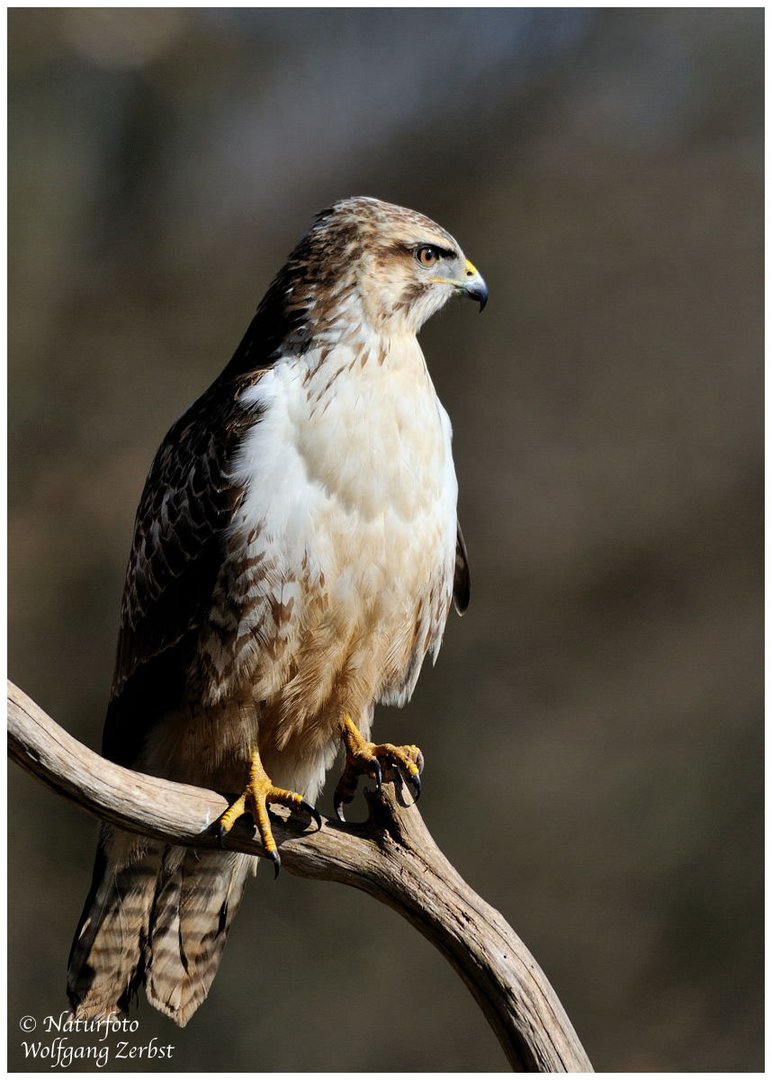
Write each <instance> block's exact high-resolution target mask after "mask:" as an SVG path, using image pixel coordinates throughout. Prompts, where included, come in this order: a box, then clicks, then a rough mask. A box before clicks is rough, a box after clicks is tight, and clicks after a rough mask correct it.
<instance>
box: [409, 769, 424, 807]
mask: <svg viewBox="0 0 772 1080" xmlns="http://www.w3.org/2000/svg"><path fill="white" fill-rule="evenodd" d="M407 786H408V787H409V788H410V790H411V791H412V792H413V798H414V799H415V801H416V802H418V800H419V799H420V798H421V774H420V773H415V775H413V776H408V778H407Z"/></svg>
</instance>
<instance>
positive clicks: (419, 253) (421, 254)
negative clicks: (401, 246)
mask: <svg viewBox="0 0 772 1080" xmlns="http://www.w3.org/2000/svg"><path fill="white" fill-rule="evenodd" d="M415 257H416V258H417V259H418V261H419V262H420V264H421V266H436V265H437V263H438V262H439V261H440V253H439V251H438V250H437V248H436V247H431V245H429V244H424V245H423V246H422V247H420V248H417V249H416V253H415Z"/></svg>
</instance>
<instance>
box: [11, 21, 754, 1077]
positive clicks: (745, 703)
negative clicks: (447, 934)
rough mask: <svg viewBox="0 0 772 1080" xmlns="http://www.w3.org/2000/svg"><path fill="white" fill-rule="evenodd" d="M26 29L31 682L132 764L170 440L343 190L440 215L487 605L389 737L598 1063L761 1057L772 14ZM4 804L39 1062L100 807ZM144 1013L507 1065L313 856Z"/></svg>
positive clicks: (19, 528) (353, 1063) (196, 1034)
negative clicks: (482, 287) (128, 605)
mask: <svg viewBox="0 0 772 1080" xmlns="http://www.w3.org/2000/svg"><path fill="white" fill-rule="evenodd" d="M8 20H9V50H8V52H9V65H10V101H9V116H10V152H9V170H10V220H9V237H10V261H9V267H10V271H9V279H10V308H9V310H10V365H9V367H10V433H9V438H10V485H9V491H10V515H9V525H10V588H9V608H10V633H9V674H10V676H11V678H13V679H14V680H15V681H16V682H18V683H19V685H20V686H21V687H22V688H23V689H24V690H26V691H27V692H28V693H29V694H31V695H32V696H33V697H34V698H35V699H36V700H37V701H38V702H39V703H40V704H41V705H42V706H43V707H44V708H45V709H47V710H48V711H49V712H50V713H51V715H52V716H54V717H55V718H56V719H57V720H58V721H59V722H60V723H61V724H62V725H63V726H65V727H66V728H67V729H68V730H70V731H71V732H73V733H74V734H75V735H77V736H78V737H79V738H81V739H82V740H84V741H85V742H86V743H88V744H89V745H90V746H92V747H98V746H99V742H100V737H101V725H102V719H103V714H104V709H105V704H106V699H107V693H108V688H109V684H110V678H111V669H112V663H113V652H114V647H115V639H116V633H117V626H118V612H119V603H120V594H121V589H122V584H123V573H124V567H125V561H126V558H127V555H128V549H129V543H130V536H131V529H132V521H133V515H134V511H135V508H136V504H137V500H138V498H139V494H140V491H141V488H142V484H143V481H144V478H145V474H146V472H147V469H148V466H149V463H150V461H151V458H152V456H153V453H154V451H155V449H156V447H157V445H158V443H159V442H160V440H161V438H162V436H163V435H164V433H165V431H166V429H167V428H168V426H169V425H170V424H171V422H172V421H173V420H174V419H175V418H176V417H177V416H178V415H179V414H180V413H181V412H182V411H183V409H184V408H185V407H186V406H187V405H188V404H189V403H190V402H191V401H192V400H193V399H194V398H195V397H196V396H197V395H198V394H199V393H200V392H201V391H203V390H204V389H205V387H206V386H207V385H208V384H209V382H210V381H211V380H212V379H213V378H214V376H215V375H216V374H217V373H218V371H219V370H220V369H221V367H223V366H224V364H225V363H226V362H227V360H228V359H229V357H230V355H231V353H232V351H233V349H234V348H235V346H236V345H237V343H238V342H239V339H240V337H241V334H242V332H243V330H244V328H245V327H246V325H247V323H248V321H249V319H250V318H251V315H252V312H253V310H254V308H255V307H256V305H257V302H258V301H259V299H260V297H261V295H262V293H263V291H264V290H265V288H266V286H267V284H268V282H269V280H270V279H271V277H272V276H273V274H274V273H275V271H276V270H277V269H278V268H279V266H280V265H281V264H282V262H283V260H284V257H285V255H286V254H287V252H288V251H289V250H290V248H291V247H292V246H293V244H294V242H295V240H296V239H297V237H298V236H299V234H300V233H301V232H302V231H304V229H305V228H306V226H307V225H308V223H309V221H310V219H311V216H312V215H313V213H314V212H315V211H317V210H318V209H320V208H321V207H323V206H325V205H327V204H329V203H330V202H331V201H333V200H334V199H336V198H338V197H341V196H345V195H350V194H369V195H376V196H379V197H381V198H385V199H388V200H390V201H393V202H397V203H401V204H404V205H407V206H410V207H413V208H415V209H417V210H421V211H423V212H425V213H427V214H429V215H430V216H431V217H433V218H435V219H436V220H437V221H439V222H440V223H441V224H442V225H443V226H445V227H446V228H447V229H449V230H450V231H451V232H452V233H454V234H455V235H456V237H457V238H458V239H459V241H460V242H461V244H462V245H463V246H464V248H465V250H466V252H467V253H468V254H469V255H470V257H471V258H472V259H473V260H474V261H475V262H476V263H477V264H478V265H479V267H480V269H481V270H482V272H483V274H484V275H485V277H486V279H487V281H488V283H489V286H490V294H491V300H490V303H489V306H488V309H487V310H486V312H485V316H484V318H482V319H479V318H477V315H476V311H475V309H474V308H473V307H472V306H469V305H457V306H452V307H451V309H449V310H447V311H446V312H444V313H443V314H442V315H441V316H440V317H438V318H436V319H435V320H433V321H432V322H431V323H430V324H429V325H428V326H427V327H426V329H425V331H424V333H423V338H422V341H423V345H424V350H425V352H426V354H427V357H428V360H429V365H430V368H431V370H432V373H433V377H434V379H435V382H436V385H437V387H438V391H439V393H440V395H441V397H442V399H443V401H444V403H445V405H446V406H447V408H448V411H449V412H450V415H451V417H452V419H453V423H454V428H455V454H456V461H457V468H458V473H459V480H460V485H461V495H460V513H461V520H462V522H463V526H464V530H465V533H466V538H467V542H468V546H469V552H470V559H471V565H472V573H473V593H472V605H471V608H470V610H469V612H468V614H467V616H466V617H465V618H464V620H463V622H460V621H459V620H458V619H457V618H455V617H452V618H451V621H450V623H449V626H448V630H447V634H446V641H445V646H444V649H443V651H442V653H441V655H440V658H439V662H438V664H437V667H436V668H435V669H434V670H432V669H431V668H430V667H427V668H426V669H425V671H424V675H423V677H422V679H421V681H420V683H419V687H418V690H417V692H416V694H415V697H414V699H413V702H412V704H411V705H410V706H409V707H408V709H406V710H405V711H403V712H402V713H397V712H394V711H388V710H382V711H381V713H380V716H379V718H378V719H377V722H376V733H377V734H378V735H379V736H381V737H382V738H389V739H392V740H395V741H413V740H415V741H416V742H419V743H420V744H421V746H422V747H423V749H424V751H425V754H426V759H427V763H428V764H427V769H426V774H425V781H426V783H425V794H424V796H423V801H422V811H423V814H424V816H425V818H426V821H427V823H428V825H429V827H430V828H431V830H432V832H433V833H434V835H435V837H436V839H437V841H438V843H439V844H440V846H441V847H442V848H443V849H444V851H445V852H446V854H447V855H448V857H449V858H450V860H451V861H452V862H453V863H454V864H455V865H456V867H457V868H458V870H459V871H460V872H461V874H462V875H463V876H464V877H465V878H466V879H467V880H468V881H469V882H470V884H471V885H472V886H473V887H474V888H475V889H476V890H478V891H479V892H480V893H481V894H482V895H483V896H484V897H485V898H486V899H487V900H488V901H490V902H491V903H492V904H493V905H494V906H496V907H497V908H499V909H500V910H501V911H502V913H503V914H504V916H505V917H506V918H507V919H508V920H509V921H510V922H511V923H512V925H513V926H514V927H515V929H516V930H517V931H518V933H519V934H520V935H521V936H522V937H523V939H524V940H525V942H526V943H527V944H528V946H529V947H530V948H531V950H532V951H533V953H534V955H535V956H536V958H537V960H538V961H539V963H540V964H541V965H542V966H543V968H544V970H545V972H546V974H547V976H548V977H549V978H550V980H551V981H552V983H553V985H554V986H555V988H556V990H557V992H558V995H559V996H560V998H561V999H562V1001H563V1004H564V1005H565V1008H566V1010H567V1012H568V1014H569V1016H570V1017H571V1018H572V1020H573V1022H574V1024H575V1026H576V1028H577V1031H578V1033H579V1035H580V1037H581V1038H582V1040H583V1041H584V1044H585V1046H586V1048H587V1051H588V1053H589V1055H590V1057H591V1059H592V1061H593V1062H594V1064H595V1066H596V1068H598V1069H603V1070H646V1071H652V1070H709V1071H724V1070H729V1071H733V1070H759V1069H761V1068H762V1067H763V1058H762V1041H761V1039H762V955H761V954H762V711H761V706H762V680H761V675H762V667H761V665H762V622H761V618H762V594H761V589H762V572H761V552H762V529H761V507H762V494H761V493H762V457H761V441H762V404H761V402H762V393H761V391H762V310H763V309H762V164H763V157H762V152H763V141H762V122H763V96H762V85H763V81H762V80H763V15H762V12H761V10H731V9H725V10H720V9H718V10H698V9H685V10H666V9H659V10H657V9H651V10H639V11H635V10H621V11H614V10H580V9H570V10H548V9H542V10H528V9H512V10H505V9H498V10H465V9H448V10H441V9H434V10H407V9H403V10H357V9H349V10H346V9H334V10H318V9H317V10H287V9H284V10H259V9H240V10H225V9H218V10H204V9H196V10H193V9H191V10H185V9H157V10H152V9H151V10H139V9H137V10H131V9H128V10H119V9H116V10H108V9H104V10H100V9H93V8H92V9H87V10H80V9H62V10H20V9H16V10H11V11H10V12H9V16H8ZM10 796H11V803H10V806H11V810H10V814H9V822H10V868H11V872H10V904H9V908H10V912H9V914H10V924H9V926H10V931H9V960H10V984H9V985H10V995H9V1001H10V1008H9V1018H10V1037H9V1047H10V1050H9V1055H10V1060H9V1065H10V1067H11V1068H12V1069H17V1070H18V1069H21V1070H23V1069H30V1068H33V1067H39V1066H40V1063H39V1062H38V1063H34V1062H31V1061H29V1060H25V1058H24V1052H23V1048H22V1045H21V1039H22V1036H21V1033H20V1031H19V1030H18V1021H19V1017H20V1016H22V1015H24V1014H30V1015H33V1016H36V1017H38V1018H41V1017H43V1016H45V1015H46V1014H54V1015H58V1014H59V1013H60V1011H61V1010H62V1009H63V1008H64V1007H65V997H64V972H65V966H66V960H67V953H68V950H69V946H70V940H71V935H72V933H73V930H74V927H75V923H76V920H77V918H78V916H79V914H80V910H81V906H82V903H83V899H84V897H85V894H86V891H87V887H88V882H89V880H90V873H91V865H92V857H93V848H94V839H95V834H96V826H95V823H94V822H93V821H92V819H90V818H89V817H87V816H86V815H84V814H83V813H82V812H81V811H79V810H76V809H74V808H72V807H71V806H69V805H68V804H66V803H65V802H64V801H63V800H62V799H59V798H57V797H56V796H54V795H52V794H50V793H48V792H47V791H46V790H44V789H43V788H42V787H41V786H40V785H38V784H37V783H36V782H35V781H33V780H32V779H30V778H28V777H27V776H26V775H22V774H21V773H20V772H19V771H18V770H17V769H15V768H12V769H11V776H10ZM320 805H321V808H322V809H323V810H325V811H326V812H329V811H330V795H329V790H328V791H327V793H325V795H324V796H323V797H322V800H321V803H320ZM360 810H361V811H362V813H364V810H363V807H362V805H361V804H360ZM136 1015H137V1016H138V1018H139V1019H140V1021H141V1029H140V1033H141V1037H142V1040H145V1041H146V1040H149V1039H150V1038H152V1037H153V1036H158V1038H159V1039H160V1041H161V1042H162V1043H169V1042H170V1043H172V1044H173V1045H175V1046H176V1053H175V1056H174V1059H173V1068H174V1069H176V1070H189V1069H202V1070H204V1071H206V1070H217V1071H237V1070H256V1071H258V1072H268V1071H271V1070H279V1071H284V1070H294V1069H298V1070H312V1071H322V1070H325V1071H327V1070H354V1071H359V1070H367V1071H369V1070H380V1069H386V1070H388V1071H392V1070H393V1071H402V1070H411V1071H413V1070H416V1071H418V1070H436V1071H445V1070H503V1069H506V1061H505V1059H504V1056H503V1054H502V1052H501V1051H500V1049H499V1047H498V1044H497V1042H496V1040H495V1037H494V1036H493V1034H492V1032H491V1031H490V1030H489V1029H488V1027H487V1025H486V1023H485V1021H484V1020H483V1018H482V1016H481V1014H480V1013H479V1011H478V1009H477V1007H476V1005H475V1004H474V1002H473V1000H472V998H471V996H470V995H469V994H468V992H467V990H466V989H465V987H464V986H463V985H462V983H461V981H460V980H459V979H458V977H457V976H456V975H455V973H454V972H453V971H452V970H451V968H450V967H449V966H448V965H447V964H446V962H445V961H444V959H443V958H442V957H441V956H440V955H439V954H438V953H436V952H435V951H434V950H433V949H432V947H430V946H429V945H428V944H427V943H426V942H425V941H424V940H423V938H421V937H420V936H419V935H418V934H417V933H416V932H415V931H414V930H413V929H412V928H411V927H410V926H408V925H407V924H406V923H404V922H402V921H401V920H400V919H399V918H398V917H397V916H396V915H395V914H394V913H392V912H391V911H390V910H387V909H385V908H381V907H380V906H378V905H376V903H375V902H374V901H372V900H370V899H368V898H367V897H365V896H363V895H359V894H357V893H355V892H354V891H353V890H347V889H345V888H344V887H342V886H335V885H325V884H319V883H315V882H310V881H302V880H298V879H293V878H292V877H291V876H290V875H289V874H284V875H282V877H281V878H280V880H279V882H278V883H277V884H274V883H273V881H272V880H271V875H270V874H264V873H262V874H261V875H260V876H259V879H258V881H257V882H255V883H254V884H253V885H252V887H251V888H249V889H248V890H247V896H246V898H245V901H244V905H243V907H242V909H241V911H240V914H239V917H238V918H237V919H236V921H235V923H234V928H233V933H232V936H231V940H230V942H229V946H228V948H227V949H226V952H225V957H224V961H223V964H222V967H221V969H220V972H219V974H218V976H217V979H216V981H215V983H214V988H213V992H212V994H211V995H210V998H209V1000H208V1001H207V1002H206V1004H205V1005H204V1006H203V1007H202V1008H201V1010H200V1012H199V1013H198V1014H197V1015H196V1016H195V1018H194V1019H193V1021H192V1023H191V1024H190V1026H189V1028H187V1029H186V1030H185V1031H179V1030H178V1029H176V1028H175V1027H174V1026H173V1025H172V1024H171V1023H170V1022H169V1021H166V1020H164V1019H163V1018H162V1017H161V1016H159V1015H158V1014H156V1013H154V1012H153V1011H152V1010H150V1009H149V1008H148V1007H147V1005H146V1004H144V1003H143V1004H142V1005H141V1006H140V1008H139V1011H138V1013H137V1014H136ZM137 1038H139V1037H137ZM92 1043H93V1040H92ZM84 1065H85V1067H88V1066H89V1063H88V1062H86V1063H84ZM91 1065H92V1066H93V1063H91ZM122 1065H123V1066H125V1067H131V1065H132V1063H130V1062H126V1063H121V1062H114V1063H112V1064H111V1067H112V1068H114V1069H116V1070H119V1069H120V1068H121V1067H122ZM134 1067H135V1068H143V1069H146V1068H154V1067H155V1068H161V1069H164V1068H165V1069H166V1071H169V1069H170V1066H169V1065H168V1064H166V1063H161V1064H160V1065H159V1064H158V1063H154V1062H149V1063H148V1062H145V1061H143V1062H135V1063H134Z"/></svg>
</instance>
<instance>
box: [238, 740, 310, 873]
mask: <svg viewBox="0 0 772 1080" xmlns="http://www.w3.org/2000/svg"><path fill="white" fill-rule="evenodd" d="M269 803H279V804H280V805H281V806H288V807H289V808H290V809H291V810H303V811H305V813H306V814H310V815H311V817H312V818H313V819H314V821H315V822H316V825H317V827H318V828H320V829H321V827H322V819H321V816H320V815H319V811H318V810H316V809H315V808H314V807H313V806H311V804H310V803H307V802H306V800H305V799H304V798H303V796H302V795H298V793H297V792H296V791H286V790H285V789H284V788H278V787H274V784H273V782H272V780H271V778H270V777H269V776H268V773H267V772H266V771H265V769H264V768H263V763H262V761H261V760H260V754H259V753H258V752H257V750H253V751H252V753H251V754H250V757H249V779H248V780H247V786H246V788H245V789H244V794H243V795H240V796H239V798H238V799H236V801H235V802H234V803H232V804H231V805H230V806H229V807H228V809H227V810H226V811H225V813H224V814H223V815H222V817H221V818H220V820H219V821H218V822H217V832H218V834H219V836H220V838H222V837H223V836H226V835H227V834H228V833H229V832H230V831H231V829H232V828H233V826H234V824H235V823H236V821H238V819H239V818H240V817H241V816H242V815H243V814H251V815H252V817H253V819H254V822H255V825H256V826H257V831H258V832H259V833H260V839H261V840H262V842H263V847H264V848H265V855H266V858H268V859H270V860H271V861H272V862H273V865H274V877H278V876H279V870H280V869H281V858H280V856H279V852H278V849H277V847H276V841H275V840H274V838H273V832H272V830H271V822H270V818H269V817H268V804H269Z"/></svg>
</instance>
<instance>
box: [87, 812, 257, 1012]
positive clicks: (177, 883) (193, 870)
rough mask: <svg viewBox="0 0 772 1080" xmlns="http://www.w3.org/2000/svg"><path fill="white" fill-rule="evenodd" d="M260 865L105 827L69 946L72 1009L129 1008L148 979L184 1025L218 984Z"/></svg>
mask: <svg viewBox="0 0 772 1080" xmlns="http://www.w3.org/2000/svg"><path fill="white" fill-rule="evenodd" d="M255 863H256V860H255V859H254V858H252V856H249V855H240V854H237V853H233V852H224V851H223V852H220V851H215V852H211V851H200V852H197V851H194V850H192V849H190V848H188V849H186V848H178V847H169V846H168V845H166V844H163V843H160V842H158V841H155V840H149V839H146V838H139V837H134V836H131V835H130V834H128V833H120V832H117V831H110V832H108V831H107V830H105V831H104V832H103V834H102V836H101V837H100V842H99V847H98V849H97V855H96V860H95V863H94V876H93V880H92V883H91V890H90V892H89V894H88V896H87V898H86V903H85V905H84V908H83V914H82V915H81V918H80V923H79V924H78V929H77V930H76V932H75V939H74V941H73V943H72V949H71V951H70V960H69V967H68V971H67V994H68V997H69V999H70V1003H71V1005H72V1010H73V1015H74V1016H76V1017H78V1018H80V1019H92V1018H95V1017H103V1016H110V1015H113V1014H115V1013H120V1012H125V1011H126V1010H127V1009H128V1007H129V1005H130V1003H131V1000H132V998H133V997H135V996H136V994H137V993H138V991H139V988H140V987H141V986H143V985H144V987H145V992H146V993H147V997H148V1000H149V1001H150V1003H151V1005H154V1006H155V1007H156V1008H157V1009H159V1010H160V1011H161V1012H162V1013H165V1014H166V1015H167V1016H169V1017H170V1018H171V1019H172V1020H174V1021H175V1022H176V1023H178V1024H179V1025H180V1027H184V1026H185V1024H187V1022H188V1020H189V1019H190V1018H191V1016H192V1015H193V1013H194V1012H195V1011H196V1009H197V1008H198V1006H199V1005H200V1004H201V1002H202V1001H203V1000H204V998H205V997H206V995H207V993H208V992H209V987H210V986H211V983H212V980H213V979H214V976H215V973H216V971H217V968H218V966H219V963H220V957H221V956H222V951H223V948H224V947H225V941H226V939H227V936H228V930H229V928H230V924H231V921H232V919H233V916H234V915H235V914H236V911H237V910H238V906H239V904H240V903H241V897H242V895H243V893H244V886H245V885H246V881H247V877H248V876H249V875H250V874H252V873H253V872H254V865H255Z"/></svg>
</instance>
